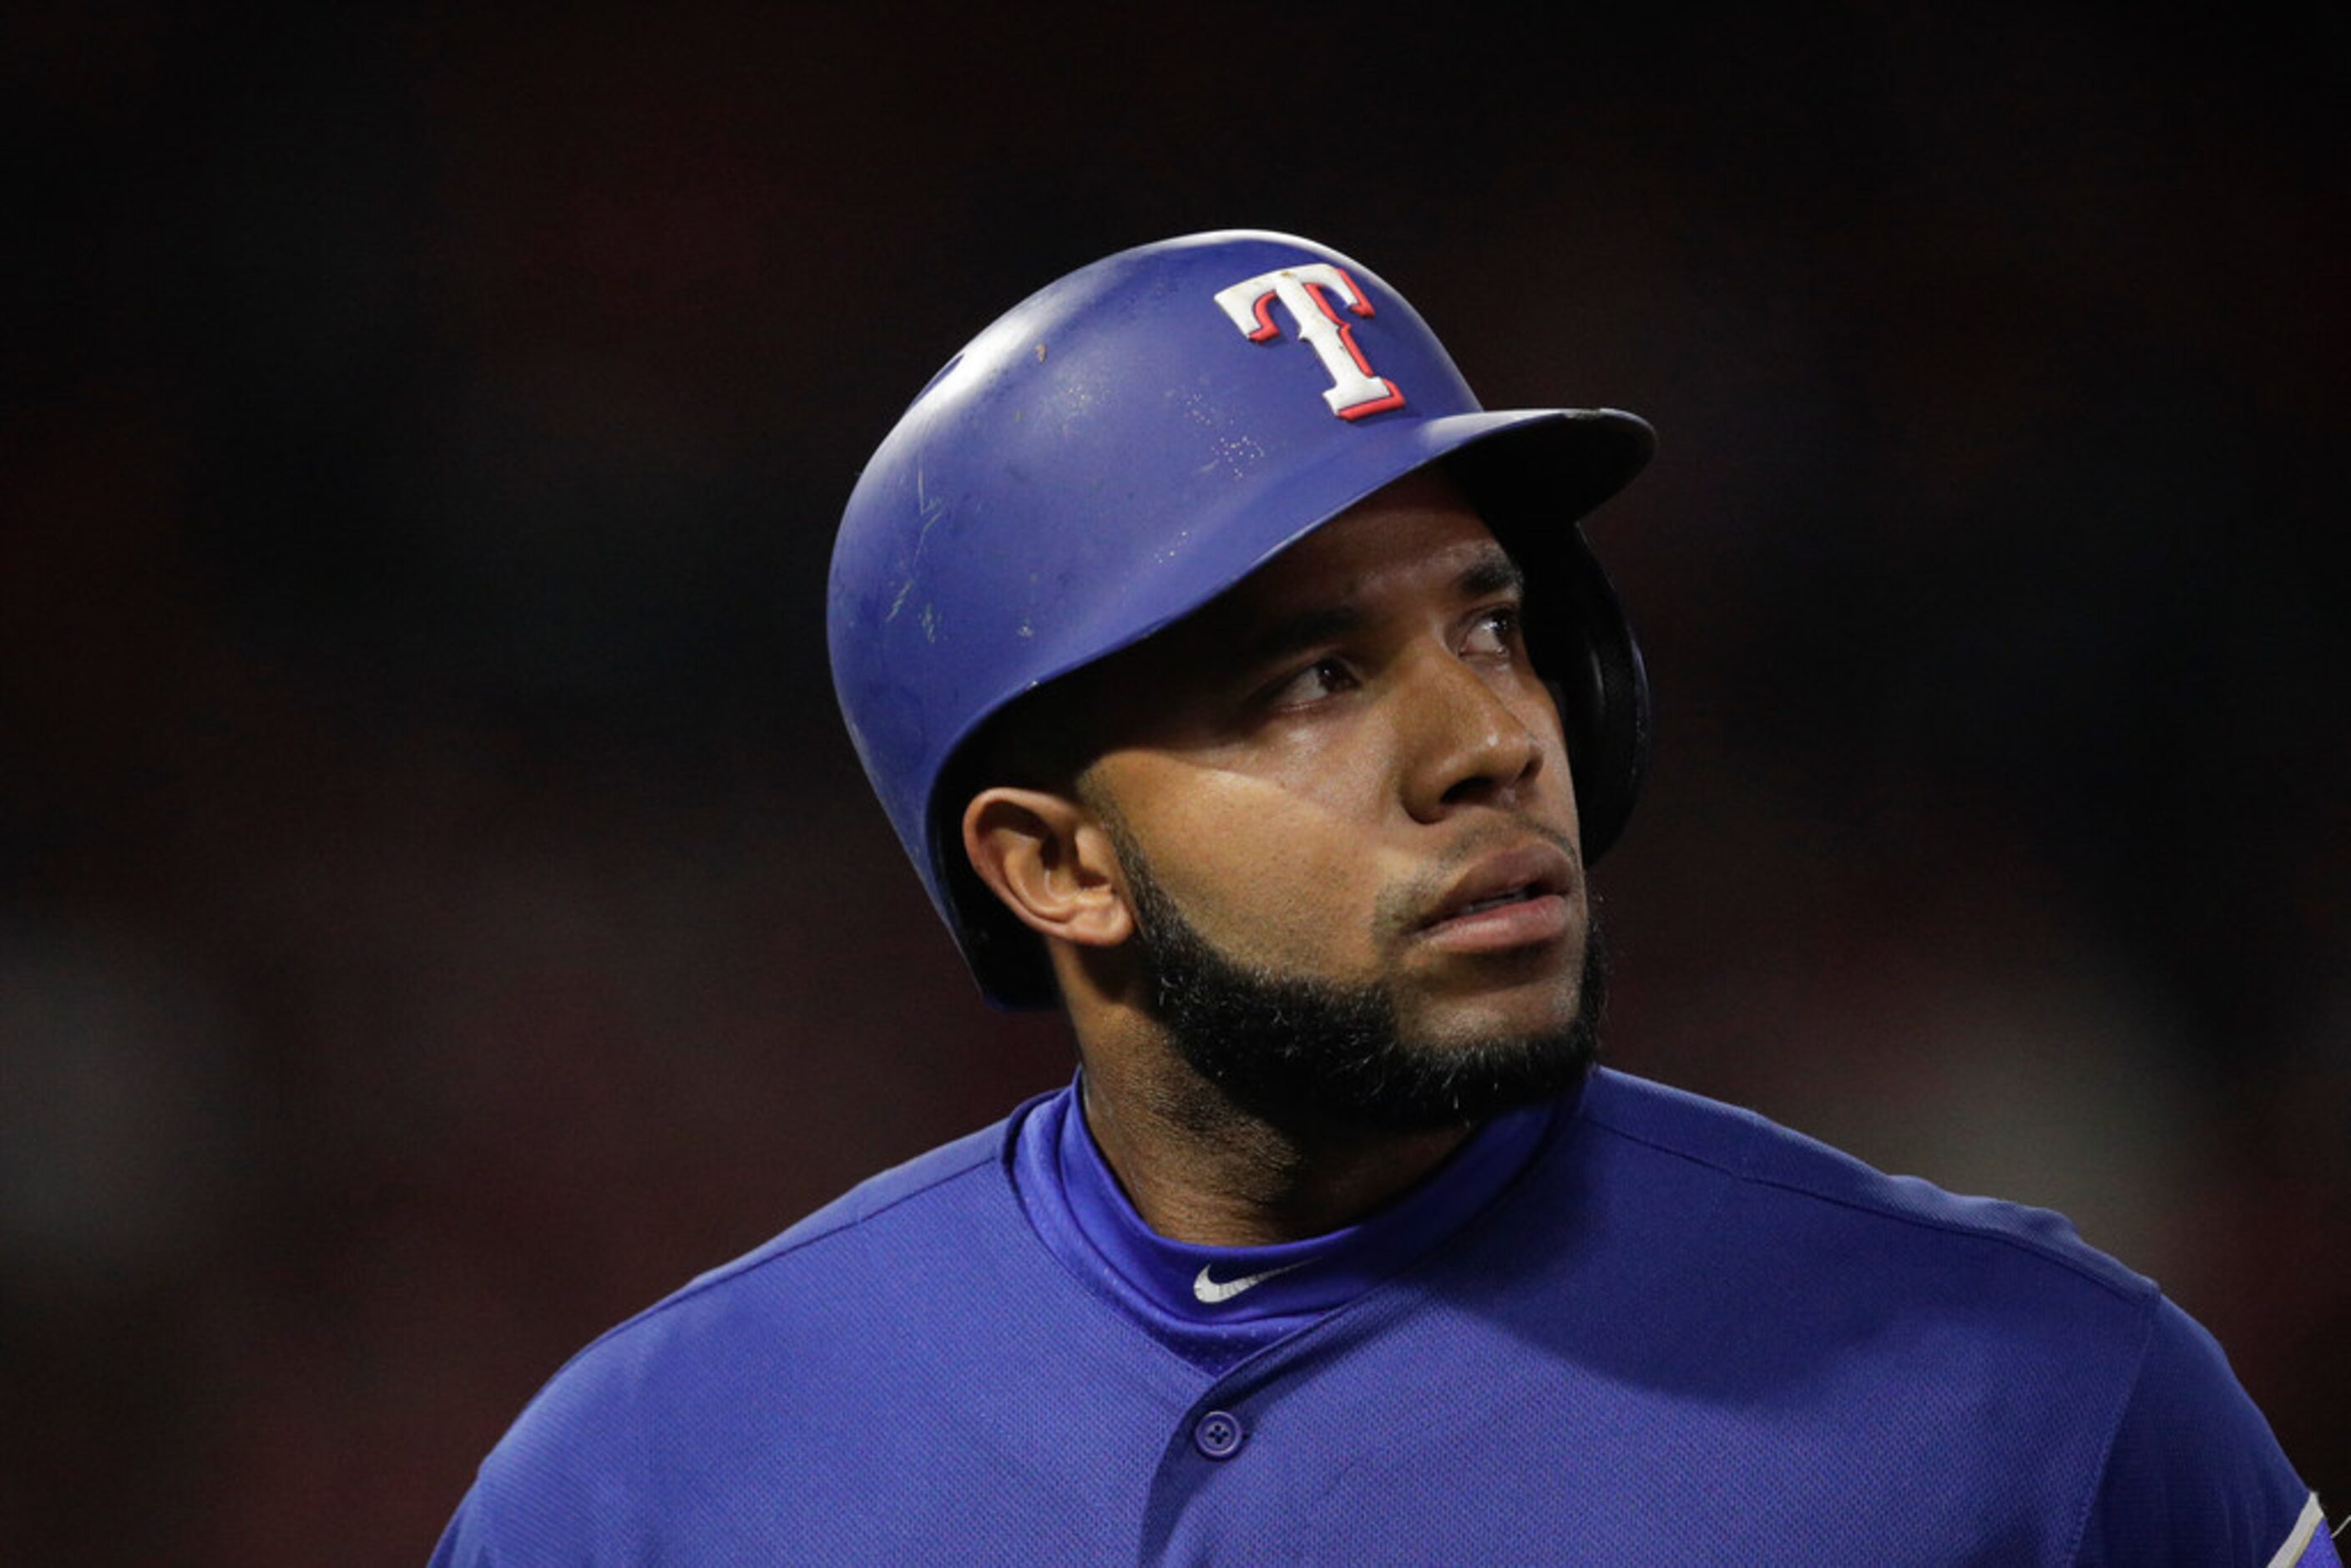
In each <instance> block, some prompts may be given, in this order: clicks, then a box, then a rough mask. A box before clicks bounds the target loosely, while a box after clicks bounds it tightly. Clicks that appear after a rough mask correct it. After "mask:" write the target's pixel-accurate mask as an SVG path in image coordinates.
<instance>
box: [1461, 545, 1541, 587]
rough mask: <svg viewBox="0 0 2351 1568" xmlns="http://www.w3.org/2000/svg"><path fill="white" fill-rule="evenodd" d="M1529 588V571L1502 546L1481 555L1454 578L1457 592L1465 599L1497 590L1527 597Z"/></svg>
mask: <svg viewBox="0 0 2351 1568" xmlns="http://www.w3.org/2000/svg"><path fill="white" fill-rule="evenodd" d="M1453 591H1454V592H1456V593H1458V594H1459V595H1460V596H1461V597H1462V598H1464V599H1485V598H1488V597H1489V596H1490V595H1493V594H1497V593H1516V594H1520V595H1521V596H1523V595H1524V594H1525V592H1526V591H1527V574H1526V573H1525V572H1523V571H1520V570H1519V563H1518V562H1517V561H1514V560H1512V559H1510V556H1509V555H1507V554H1506V553H1504V551H1503V550H1502V549H1501V548H1500V547H1499V546H1496V547H1495V548H1494V549H1489V550H1487V551H1485V552H1484V553H1483V554H1481V555H1479V558H1478V559H1476V560H1474V561H1472V562H1470V563H1469V566H1468V569H1467V570H1464V571H1463V572H1462V573H1461V575H1460V576H1459V577H1457V578H1455V579H1454V580H1453Z"/></svg>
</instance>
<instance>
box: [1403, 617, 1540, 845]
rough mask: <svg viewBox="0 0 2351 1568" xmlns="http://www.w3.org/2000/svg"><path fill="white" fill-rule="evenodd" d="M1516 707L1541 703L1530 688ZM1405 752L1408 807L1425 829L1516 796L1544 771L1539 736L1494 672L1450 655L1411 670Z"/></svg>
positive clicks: (1447, 652) (1536, 691)
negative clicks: (1453, 813)
mask: <svg viewBox="0 0 2351 1568" xmlns="http://www.w3.org/2000/svg"><path fill="white" fill-rule="evenodd" d="M1519 684H1520V685H1524V686H1525V687H1526V692H1525V694H1524V695H1522V697H1521V700H1533V701H1541V689H1540V688H1539V687H1537V686H1535V685H1534V684H1533V683H1532V682H1531V680H1530V681H1525V682H1520V683H1519ZM1398 700H1399V702H1400V703H1401V704H1402V706H1403V709H1404V714H1403V718H1402V720H1401V725H1402V727H1403V732H1404V735H1405V744H1406V746H1407V747H1408V748H1409V750H1408V753H1407V758H1406V763H1405V809H1406V810H1409V811H1410V812H1411V813H1412V815H1413V816H1414V817H1415V818H1416V819H1418V820H1419V821H1437V820H1438V819H1439V818H1441V817H1443V816H1444V815H1445V814H1446V813H1447V812H1448V811H1450V810H1455V809H1456V808H1458V807H1460V806H1465V805H1471V804H1492V803H1497V802H1499V801H1505V800H1510V798H1512V797H1514V796H1516V795H1517V794H1518V793H1519V792H1520V790H1522V789H1524V788H1525V787H1526V786H1527V784H1528V783H1530V782H1531V780H1532V779H1535V778H1536V776H1537V775H1539V774H1540V773H1541V771H1542V769H1543V767H1544V766H1545V758H1544V755H1543V753H1544V746H1543V737H1542V736H1541V734H1540V733H1539V732H1538V731H1537V730H1536V729H1535V728H1534V727H1532V726H1531V725H1530V724H1529V723H1528V722H1527V719H1526V717H1525V716H1523V715H1521V714H1520V711H1519V709H1518V708H1517V707H1516V706H1513V705H1512V703H1511V702H1510V700H1509V699H1508V696H1507V695H1506V691H1505V689H1501V688H1498V685H1497V684H1496V677H1495V675H1494V674H1493V673H1492V672H1489V671H1486V670H1482V669H1479V668H1478V667H1475V666H1473V665H1471V664H1467V663H1465V662H1464V661H1462V660H1461V659H1460V658H1458V656H1456V655H1455V654H1454V653H1452V652H1451V651H1450V650H1449V649H1447V650H1442V651H1432V652H1431V653H1429V654H1428V655H1427V656H1426V657H1425V658H1423V659H1420V660H1418V661H1416V666H1415V668H1414V670H1413V672H1412V678H1411V679H1410V680H1408V681H1407V682H1406V683H1405V687H1404V689H1403V690H1402V691H1401V692H1399V693H1398Z"/></svg>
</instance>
